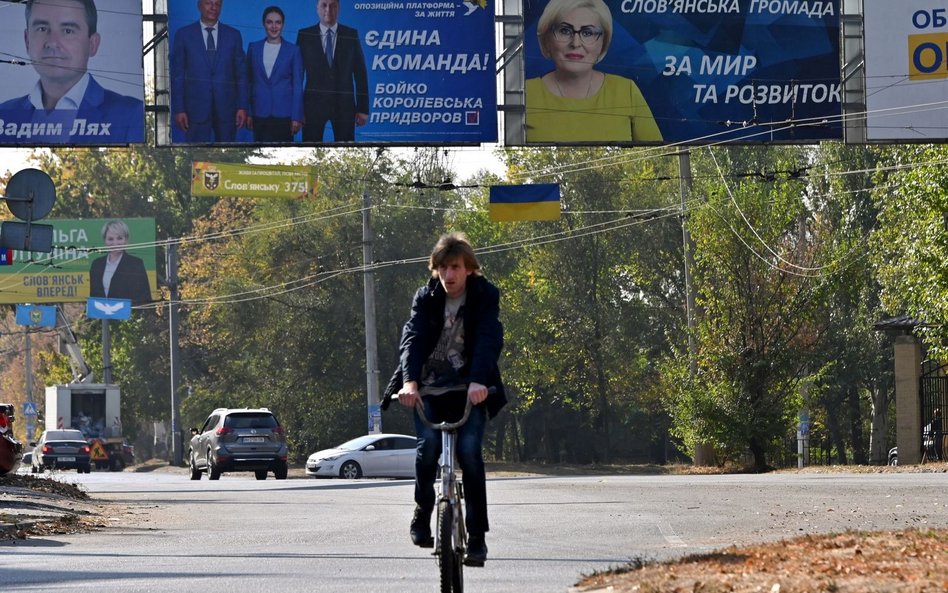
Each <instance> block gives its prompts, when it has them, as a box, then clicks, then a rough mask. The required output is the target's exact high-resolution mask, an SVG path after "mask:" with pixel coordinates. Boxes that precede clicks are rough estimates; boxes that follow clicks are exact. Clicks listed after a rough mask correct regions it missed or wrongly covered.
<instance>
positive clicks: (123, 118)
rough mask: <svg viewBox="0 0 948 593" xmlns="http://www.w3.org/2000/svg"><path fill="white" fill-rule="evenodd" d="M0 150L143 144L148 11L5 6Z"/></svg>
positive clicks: (110, 3)
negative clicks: (144, 27) (144, 15)
mask: <svg viewBox="0 0 948 593" xmlns="http://www.w3.org/2000/svg"><path fill="white" fill-rule="evenodd" d="M0 14H2V15H3V18H2V19H0V77H2V80H3V85H2V88H0V146H71V145H80V146H113V145H128V144H133V143H141V142H144V140H145V103H144V101H143V99H144V92H145V91H144V70H143V66H142V64H143V59H142V6H141V3H140V2H129V1H128V0H34V1H33V2H32V3H29V4H28V3H25V2H22V1H17V2H5V1H0Z"/></svg>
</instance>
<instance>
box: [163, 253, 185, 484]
mask: <svg viewBox="0 0 948 593" xmlns="http://www.w3.org/2000/svg"><path fill="white" fill-rule="evenodd" d="M165 258H166V259H165V273H166V276H167V283H168V288H169V289H170V290H171V298H170V300H169V302H168V341H169V342H170V347H171V352H170V358H171V464H172V465H174V466H180V465H181V464H182V458H183V456H182V454H181V426H180V424H181V420H180V418H179V414H180V412H179V411H180V403H179V401H178V388H179V386H180V384H181V369H180V364H179V362H178V361H179V360H180V357H181V353H180V351H179V349H178V324H179V320H178V301H179V300H180V296H179V293H178V252H177V246H176V245H174V244H173V243H169V244H168V246H167V247H166V248H165Z"/></svg>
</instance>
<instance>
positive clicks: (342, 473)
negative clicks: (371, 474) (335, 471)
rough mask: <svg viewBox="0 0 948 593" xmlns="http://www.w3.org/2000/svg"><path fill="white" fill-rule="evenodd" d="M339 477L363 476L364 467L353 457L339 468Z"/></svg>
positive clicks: (353, 477) (354, 477)
mask: <svg viewBox="0 0 948 593" xmlns="http://www.w3.org/2000/svg"><path fill="white" fill-rule="evenodd" d="M339 477H340V478H345V479H347V480H355V479H357V478H361V477H362V468H361V467H359V464H358V463H356V462H355V461H352V460H351V459H350V460H349V461H347V462H345V463H343V464H342V467H340V468H339Z"/></svg>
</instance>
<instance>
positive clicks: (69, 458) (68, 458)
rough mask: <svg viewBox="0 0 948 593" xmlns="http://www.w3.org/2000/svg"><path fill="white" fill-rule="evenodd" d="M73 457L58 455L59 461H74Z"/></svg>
mask: <svg viewBox="0 0 948 593" xmlns="http://www.w3.org/2000/svg"><path fill="white" fill-rule="evenodd" d="M75 460H76V458H75V457H60V458H59V461H75Z"/></svg>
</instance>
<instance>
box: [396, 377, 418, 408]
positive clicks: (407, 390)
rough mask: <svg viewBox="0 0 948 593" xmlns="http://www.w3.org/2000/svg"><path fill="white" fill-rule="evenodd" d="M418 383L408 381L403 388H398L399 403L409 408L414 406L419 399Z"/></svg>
mask: <svg viewBox="0 0 948 593" xmlns="http://www.w3.org/2000/svg"><path fill="white" fill-rule="evenodd" d="M419 399H420V396H419V395H418V383H416V382H415V381H406V382H405V384H404V385H402V388H401V389H399V390H398V403H400V404H402V405H403V406H405V407H408V408H414V407H415V404H416V403H417V402H418V401H419Z"/></svg>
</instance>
